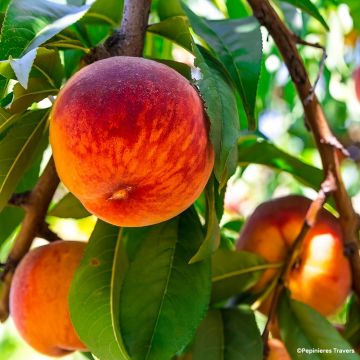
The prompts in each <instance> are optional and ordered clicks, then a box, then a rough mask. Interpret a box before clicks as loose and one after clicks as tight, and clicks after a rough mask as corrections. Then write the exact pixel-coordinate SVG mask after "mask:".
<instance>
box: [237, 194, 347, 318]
mask: <svg viewBox="0 0 360 360" xmlns="http://www.w3.org/2000/svg"><path fill="white" fill-rule="evenodd" d="M310 204H311V200H309V199H307V198H305V197H302V196H286V197H283V198H277V199H274V200H271V201H268V202H266V203H263V204H261V205H260V206H259V207H258V208H257V209H256V210H255V212H254V213H253V214H252V215H251V216H250V218H249V219H248V221H247V223H246V225H245V226H244V229H243V231H242V232H241V234H240V238H239V241H238V244H237V249H239V250H240V249H241V250H247V251H251V252H253V253H256V254H258V255H260V256H262V257H263V258H265V259H266V260H267V261H268V262H272V263H280V262H283V261H284V260H285V258H286V255H287V253H288V251H289V249H290V247H291V245H292V243H293V241H294V240H295V239H296V237H297V235H298V234H299V232H300V229H301V227H302V224H303V222H304V219H305V216H306V212H307V210H308V208H309V206H310ZM277 271H278V270H274V269H269V270H267V271H266V272H265V273H264V274H263V276H262V277H261V278H260V280H259V282H258V283H257V284H256V285H255V287H254V288H253V291H256V292H258V291H261V290H262V289H263V288H264V287H265V285H266V284H268V283H269V282H270V281H271V280H272V279H273V278H274V276H275V275H276V272H277ZM287 287H288V288H289V289H290V291H291V294H292V297H293V298H294V299H296V300H299V301H302V302H304V303H306V304H308V305H310V306H312V307H313V308H315V309H316V310H317V311H319V312H320V313H321V314H323V315H330V314H332V313H334V312H335V311H336V310H337V309H339V307H340V306H341V305H342V304H343V303H344V301H345V299H346V297H347V296H348V294H349V292H350V287H351V272H350V265H349V261H348V259H347V258H346V257H345V256H344V249H343V242H342V234H341V229H340V226H339V223H338V221H337V219H336V218H335V217H334V216H333V215H332V214H331V213H330V212H328V211H327V210H325V209H322V210H321V211H320V213H319V214H318V217H317V221H316V223H315V225H314V226H313V227H312V228H311V229H310V231H309V232H308V233H307V235H306V237H305V239H304V243H303V247H302V249H301V253H300V257H299V264H298V266H296V267H295V268H294V269H293V270H292V271H291V273H290V275H289V277H288V279H287Z"/></svg>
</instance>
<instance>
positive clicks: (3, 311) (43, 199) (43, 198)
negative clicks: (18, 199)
mask: <svg viewBox="0 0 360 360" xmlns="http://www.w3.org/2000/svg"><path fill="white" fill-rule="evenodd" d="M58 184H59V178H58V176H57V174H56V170H55V164H54V161H53V159H52V158H51V159H50V161H49V163H48V164H47V166H46V168H45V170H44V172H43V173H42V175H41V176H40V179H39V181H38V183H37V184H36V186H35V187H34V189H33V190H32V191H31V193H30V194H28V197H27V200H26V213H25V217H24V220H23V222H22V225H21V228H20V231H19V234H18V235H17V237H16V239H15V241H14V245H13V247H12V249H11V251H10V254H9V255H8V258H7V260H6V264H5V267H4V269H3V272H2V275H1V280H2V282H3V283H2V291H1V299H0V321H5V320H6V319H7V317H8V315H9V294H10V286H11V280H12V277H13V273H14V270H15V268H16V266H17V264H18V263H19V261H20V260H21V259H22V258H23V257H24V255H25V254H26V253H27V252H28V251H29V249H30V246H31V244H32V242H33V240H34V238H35V237H36V236H37V234H38V233H39V232H40V231H41V229H42V227H43V224H44V221H45V216H46V212H47V209H48V207H49V204H50V201H51V199H52V197H53V195H54V192H55V190H56V188H57V186H58Z"/></svg>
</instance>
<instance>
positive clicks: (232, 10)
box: [225, 0, 251, 19]
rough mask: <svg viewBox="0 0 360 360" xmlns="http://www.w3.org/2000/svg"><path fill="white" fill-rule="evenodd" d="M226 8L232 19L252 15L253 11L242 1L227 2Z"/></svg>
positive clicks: (232, 0) (227, 0)
mask: <svg viewBox="0 0 360 360" xmlns="http://www.w3.org/2000/svg"><path fill="white" fill-rule="evenodd" d="M225 2H226V8H227V11H228V14H229V17H230V18H233V19H238V18H244V17H247V16H249V15H251V11H249V9H248V8H247V7H246V6H245V5H244V2H243V1H242V0H226V1H225Z"/></svg>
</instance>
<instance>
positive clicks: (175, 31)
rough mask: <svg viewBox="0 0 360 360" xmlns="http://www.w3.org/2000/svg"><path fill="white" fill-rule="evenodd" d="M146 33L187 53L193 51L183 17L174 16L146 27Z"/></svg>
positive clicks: (191, 41) (191, 40) (186, 23)
mask: <svg viewBox="0 0 360 360" xmlns="http://www.w3.org/2000/svg"><path fill="white" fill-rule="evenodd" d="M147 31H148V32H150V33H152V34H157V35H160V36H162V37H164V38H166V39H169V40H171V41H173V42H174V43H176V44H178V45H180V46H182V47H183V48H184V49H186V50H188V51H189V52H192V51H193V39H192V37H191V34H190V31H189V25H188V22H187V20H186V17H184V16H174V17H171V18H168V19H166V20H163V21H161V22H159V23H157V24H153V25H151V26H149V27H148V29H147Z"/></svg>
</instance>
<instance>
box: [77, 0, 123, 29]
mask: <svg viewBox="0 0 360 360" xmlns="http://www.w3.org/2000/svg"><path fill="white" fill-rule="evenodd" d="M123 6H124V1H123V0H96V1H95V2H94V3H93V4H92V6H91V8H90V9H89V11H88V12H87V13H86V14H85V16H84V18H83V19H81V22H82V23H89V21H90V22H91V23H100V24H103V23H105V24H108V25H110V26H112V27H113V28H116V27H117V26H118V25H119V23H120V20H121V17H122V13H123V11H122V9H123Z"/></svg>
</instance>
